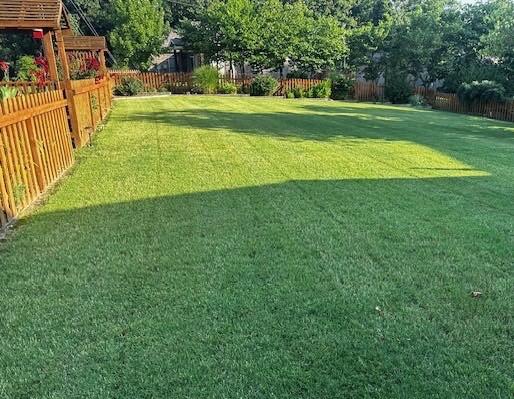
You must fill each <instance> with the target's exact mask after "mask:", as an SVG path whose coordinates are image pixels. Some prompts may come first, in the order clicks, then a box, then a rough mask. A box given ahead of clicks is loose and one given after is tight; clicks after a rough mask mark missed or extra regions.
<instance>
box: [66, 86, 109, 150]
mask: <svg viewBox="0 0 514 399" xmlns="http://www.w3.org/2000/svg"><path fill="white" fill-rule="evenodd" d="M71 86H72V89H73V94H72V95H71V96H70V98H69V100H70V107H71V109H73V111H74V112H72V113H71V115H70V117H71V118H72V119H74V120H73V121H72V126H74V125H75V128H74V129H73V132H72V139H73V142H74V144H75V146H76V147H82V146H84V145H85V144H86V143H89V142H90V139H91V135H92V134H93V132H94V131H95V130H96V128H97V127H98V125H99V124H100V123H101V122H102V121H103V120H104V119H105V118H106V116H107V114H108V113H109V110H110V109H111V106H112V83H111V80H110V79H108V78H104V79H101V80H95V79H84V80H74V81H72V84H71Z"/></svg>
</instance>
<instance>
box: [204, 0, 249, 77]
mask: <svg viewBox="0 0 514 399" xmlns="http://www.w3.org/2000/svg"><path fill="white" fill-rule="evenodd" d="M208 14H209V17H210V19H211V21H215V24H216V26H217V27H218V30H219V31H218V33H219V45H220V47H221V49H222V51H223V57H222V58H223V59H224V60H227V61H229V62H230V69H231V70H233V63H234V62H235V63H238V64H240V65H244V63H245V61H246V60H248V59H249V57H250V56H251V54H252V53H253V51H254V49H255V41H256V37H257V20H256V15H255V6H254V3H253V2H252V1H251V0H226V1H220V0H215V1H213V2H212V3H211V5H210V6H209V7H208Z"/></svg>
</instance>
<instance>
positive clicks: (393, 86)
mask: <svg viewBox="0 0 514 399" xmlns="http://www.w3.org/2000/svg"><path fill="white" fill-rule="evenodd" d="M411 94H412V88H411V86H410V84H409V82H407V78H406V76H405V75H403V74H394V75H393V74H391V75H389V76H387V77H386V82H385V87H384V95H385V97H386V98H387V99H388V100H389V101H391V102H392V103H393V104H407V103H408V102H409V97H410V96H411Z"/></svg>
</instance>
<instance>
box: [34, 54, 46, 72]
mask: <svg viewBox="0 0 514 399" xmlns="http://www.w3.org/2000/svg"><path fill="white" fill-rule="evenodd" d="M36 65H37V66H38V67H39V68H41V69H43V70H44V71H45V72H48V70H49V66H48V61H47V60H46V58H44V57H36Z"/></svg>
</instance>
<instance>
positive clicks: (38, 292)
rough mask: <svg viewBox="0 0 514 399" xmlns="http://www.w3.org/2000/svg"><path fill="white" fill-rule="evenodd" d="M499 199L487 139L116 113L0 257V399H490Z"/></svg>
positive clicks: (508, 208)
mask: <svg viewBox="0 0 514 399" xmlns="http://www.w3.org/2000/svg"><path fill="white" fill-rule="evenodd" d="M513 198H514V128H513V126H512V125H509V124H503V123H500V122H495V121H487V120H482V119H478V118H473V117H467V116H461V115H453V114H447V113H441V112H430V111H421V110H415V109H410V108H401V107H388V106H379V105H370V104H354V103H333V102H322V101H313V100H301V101H300V100H298V101H285V100H280V99H252V98H250V99H248V98H220V97H185V96H184V97H170V98H160V99H145V100H134V101H120V102H118V103H117V105H116V109H115V111H114V113H113V115H112V117H111V120H110V121H109V124H108V126H107V128H106V129H105V130H104V131H103V132H102V133H101V134H100V135H98V137H97V138H96V142H95V145H94V147H93V148H92V149H90V150H86V151H84V152H83V153H82V154H81V159H80V163H79V165H78V166H77V168H76V170H75V171H74V173H73V175H72V176H71V177H69V178H68V179H67V180H66V181H65V182H64V183H63V184H62V185H61V187H60V188H59V189H58V190H57V192H56V193H55V194H54V195H52V196H51V197H50V198H49V201H48V203H47V204H46V205H45V206H43V207H41V208H40V209H38V210H37V212H35V213H34V214H33V215H31V216H30V217H28V218H27V219H26V220H24V221H22V223H21V224H20V226H19V227H18V228H17V230H16V231H15V233H14V234H13V235H12V236H11V237H10V238H9V239H8V241H7V242H5V243H2V244H1V245H0V281H1V282H2V290H1V291H0V304H1V306H2V313H1V315H0V351H1V356H0V397H2V398H3V397H5V398H25V397H38V398H55V397H67V398H73V397H88V398H169V397H173V398H239V397H240V398H335V397H408V398H412V397H441V398H446V397H462V398H465V397H470V396H473V397H510V396H511V395H512V393H513V389H514V378H513V373H512V366H513V365H512V359H513V355H514V353H513V345H512V342H513V338H514V334H513V325H514V323H513V322H514V320H513V314H514V307H513V303H514V294H513V292H514V282H513V266H514V265H513V259H514V226H513V223H514V222H513V220H514V202H513ZM472 291H480V292H482V295H481V297H480V298H472V296H471V292H472Z"/></svg>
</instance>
